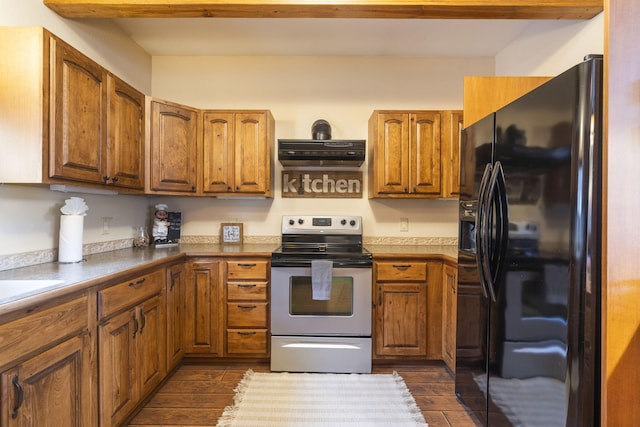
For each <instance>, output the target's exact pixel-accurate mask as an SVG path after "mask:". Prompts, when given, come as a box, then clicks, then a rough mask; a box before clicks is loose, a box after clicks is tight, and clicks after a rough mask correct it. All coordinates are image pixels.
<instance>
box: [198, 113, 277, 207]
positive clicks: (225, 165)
mask: <svg viewBox="0 0 640 427" xmlns="http://www.w3.org/2000/svg"><path fill="white" fill-rule="evenodd" d="M203 123H204V130H203V156H202V162H203V165H202V169H203V177H202V181H203V184H202V192H203V193H205V194H207V195H216V194H222V195H234V194H236V195H257V196H266V197H270V196H271V145H272V144H273V141H274V139H275V136H274V132H275V126H274V119H273V116H272V115H271V112H269V111H264V110H259V111H222V110H208V111H204V112H203Z"/></svg>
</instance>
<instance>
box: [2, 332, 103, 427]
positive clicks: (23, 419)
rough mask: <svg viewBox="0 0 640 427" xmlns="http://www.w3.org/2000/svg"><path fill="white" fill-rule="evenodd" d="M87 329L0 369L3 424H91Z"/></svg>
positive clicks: (78, 426) (75, 426) (68, 426)
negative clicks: (15, 363)
mask: <svg viewBox="0 0 640 427" xmlns="http://www.w3.org/2000/svg"><path fill="white" fill-rule="evenodd" d="M91 346H92V341H91V337H90V335H89V333H83V334H81V335H79V336H75V337H73V338H70V339H68V340H67V341H64V342H62V343H60V344H58V345H56V346H55V347H52V348H50V349H48V350H46V351H44V352H42V353H40V354H38V355H37V356H34V357H32V358H31V359H28V360H26V361H24V362H22V363H20V364H19V365H18V366H15V367H13V368H11V369H9V370H7V371H5V372H3V373H2V375H1V376H0V377H1V384H2V392H1V393H0V394H1V395H2V416H1V418H0V424H1V425H3V426H5V427H9V426H11V427H18V426H25V427H26V426H34V425H38V426H52V427H53V426H56V427H57V426H60V427H84V426H90V425H95V420H94V414H93V413H92V410H91V408H92V407H93V399H94V397H95V392H94V391H93V388H94V387H95V384H94V375H93V374H92V370H93V365H92V361H91V354H93V352H92V351H91Z"/></svg>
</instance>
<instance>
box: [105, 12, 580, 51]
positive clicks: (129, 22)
mask: <svg viewBox="0 0 640 427" xmlns="http://www.w3.org/2000/svg"><path fill="white" fill-rule="evenodd" d="M115 22H116V23H117V25H119V26H120V27H121V28H122V29H123V30H124V32H125V33H126V34H128V35H129V36H130V37H131V38H132V39H133V40H134V41H135V42H136V43H138V44H139V45H140V46H141V47H142V48H143V49H144V50H146V51H147V52H148V53H149V54H150V55H152V56H160V55H178V56H180V55H193V56H198V55H206V56H211V55H246V56H254V55H266V56H279V55H295V56H299V55H313V56H326V55H381V56H495V55H496V54H497V53H499V52H500V51H501V50H502V49H503V48H504V47H505V46H506V45H508V44H509V42H511V41H512V40H513V39H514V38H516V37H517V36H518V35H519V34H521V33H522V31H523V30H524V29H525V28H526V27H527V26H530V25H535V24H536V22H542V21H526V20H434V19H419V20H418V19H326V18H323V19H311V18H309V19H303V18H300V19H298V18H282V19H268V18H197V19H179V18H155V19H153V18H151V19H150V18H126V19H115ZM556 22H558V23H559V24H560V23H562V22H564V23H569V21H556Z"/></svg>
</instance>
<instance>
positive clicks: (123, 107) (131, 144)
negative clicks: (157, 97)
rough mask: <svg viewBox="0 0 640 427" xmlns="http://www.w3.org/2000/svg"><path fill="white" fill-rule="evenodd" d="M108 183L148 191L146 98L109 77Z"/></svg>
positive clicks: (125, 84) (122, 82) (113, 77)
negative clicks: (145, 148)
mask: <svg viewBox="0 0 640 427" xmlns="http://www.w3.org/2000/svg"><path fill="white" fill-rule="evenodd" d="M107 100H108V103H109V116H108V127H107V129H108V133H107V145H108V152H107V176H108V180H107V181H108V182H110V183H112V184H113V185H114V186H117V187H127V188H136V189H141V190H142V189H144V167H145V166H144V163H145V162H144V128H145V123H144V121H145V98H144V95H143V94H142V93H141V92H138V91H137V90H135V89H134V88H133V87H131V86H129V85H128V84H127V83H125V82H124V81H122V80H120V79H119V78H117V77H115V76H112V75H109V76H107Z"/></svg>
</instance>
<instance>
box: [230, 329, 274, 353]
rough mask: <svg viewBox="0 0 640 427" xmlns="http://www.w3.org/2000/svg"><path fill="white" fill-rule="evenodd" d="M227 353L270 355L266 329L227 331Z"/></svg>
mask: <svg viewBox="0 0 640 427" xmlns="http://www.w3.org/2000/svg"><path fill="white" fill-rule="evenodd" d="M227 353H229V354H255V355H258V354H261V355H266V354H268V343H267V330H266V329H227Z"/></svg>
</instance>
